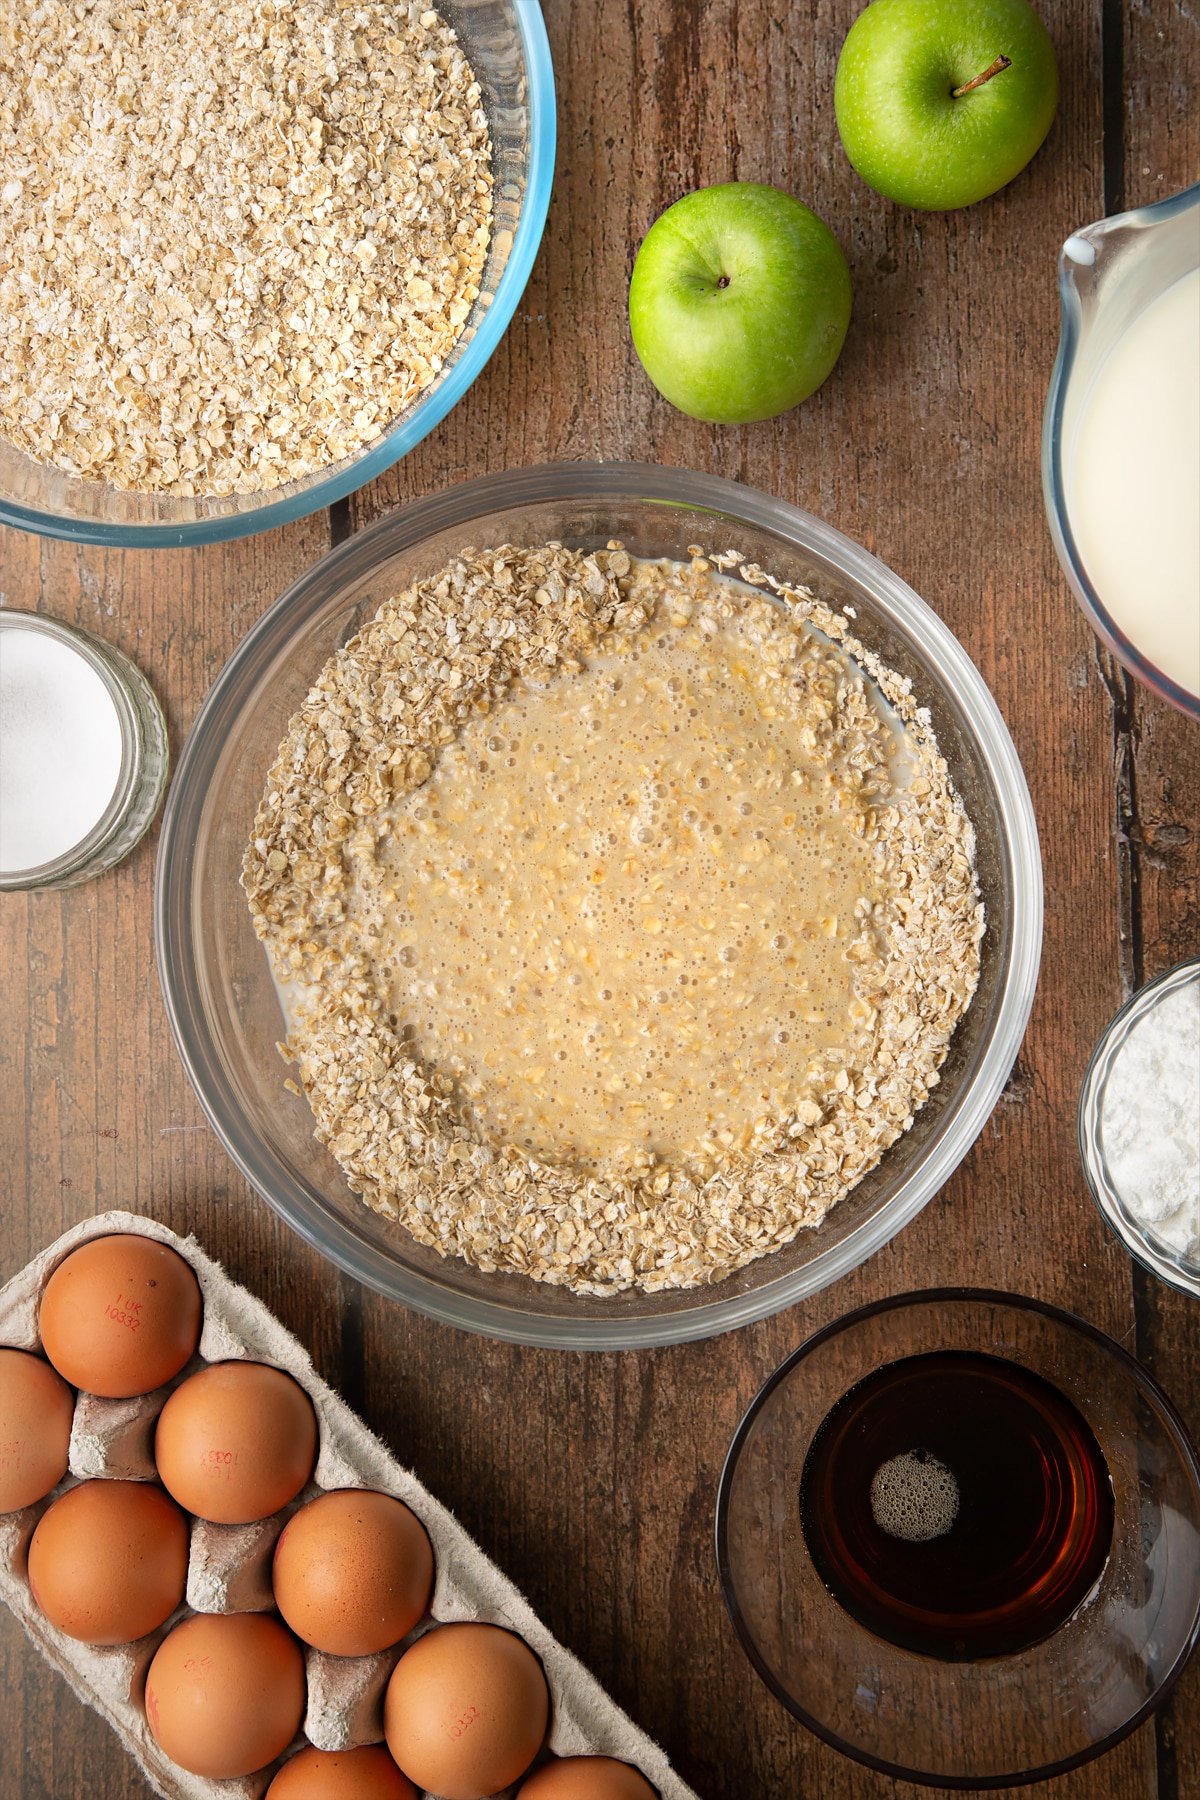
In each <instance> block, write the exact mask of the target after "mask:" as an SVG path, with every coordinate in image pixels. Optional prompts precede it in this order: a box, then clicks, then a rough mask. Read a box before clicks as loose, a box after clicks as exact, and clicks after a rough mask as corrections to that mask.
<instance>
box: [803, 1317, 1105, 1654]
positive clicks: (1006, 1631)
mask: <svg viewBox="0 0 1200 1800" xmlns="http://www.w3.org/2000/svg"><path fill="white" fill-rule="evenodd" d="M800 1515H801V1523H802V1526H803V1530H804V1536H805V1540H806V1542H807V1545H808V1550H809V1553H810V1555H811V1557H812V1560H813V1564H814V1566H815V1568H816V1570H817V1573H818V1574H819V1576H820V1577H821V1580H822V1581H823V1582H824V1584H825V1586H826V1587H827V1588H828V1590H829V1592H830V1593H831V1594H832V1595H833V1597H834V1599H835V1600H837V1601H838V1602H839V1603H840V1604H841V1605H842V1606H843V1607H845V1609H846V1611H847V1612H848V1613H850V1614H851V1616H852V1617H853V1618H855V1619H857V1620H858V1621H859V1623H860V1624H861V1625H864V1626H865V1627H866V1628H867V1630H868V1631H870V1632H873V1633H874V1634H875V1635H876V1636H877V1637H881V1638H884V1639H886V1640H887V1641H888V1642H889V1643H893V1644H898V1645H900V1646H901V1647H903V1648H904V1649H907V1650H915V1651H918V1652H921V1653H922V1654H924V1655H927V1656H935V1657H939V1658H941V1659H942V1660H943V1661H955V1662H965V1661H975V1660H976V1659H979V1658H982V1657H990V1656H1007V1655H1012V1654H1015V1653H1016V1652H1018V1651H1021V1650H1024V1649H1026V1648H1027V1647H1028V1646H1029V1645H1031V1644H1036V1643H1039V1642H1040V1641H1042V1640H1043V1639H1045V1638H1047V1637H1050V1636H1051V1635H1052V1634H1053V1633H1054V1632H1055V1631H1057V1630H1058V1629H1059V1628H1060V1627H1061V1626H1062V1625H1063V1624H1065V1622H1066V1621H1067V1620H1068V1619H1069V1618H1070V1617H1071V1615H1072V1613H1074V1612H1075V1611H1076V1610H1077V1608H1078V1607H1080V1606H1081V1605H1082V1603H1083V1602H1084V1600H1086V1598H1087V1597H1088V1595H1089V1594H1090V1593H1091V1591H1092V1589H1093V1588H1094V1587H1095V1586H1096V1583H1097V1582H1098V1580H1099V1578H1100V1574H1101V1571H1102V1570H1103V1568H1104V1564H1105V1561H1106V1559H1107V1556H1108V1552H1109V1547H1110V1545H1111V1542H1112V1532H1113V1490H1112V1482H1111V1480H1110V1478H1109V1473H1108V1467H1107V1465H1106V1463H1105V1460H1104V1456H1103V1453H1102V1451H1101V1449H1100V1445H1099V1444H1098V1443H1097V1441H1096V1436H1095V1433H1094V1432H1093V1431H1092V1429H1091V1427H1090V1426H1089V1425H1088V1423H1087V1421H1086V1420H1085V1419H1084V1417H1083V1416H1082V1414H1081V1413H1080V1412H1079V1410H1078V1408H1077V1407H1075V1406H1074V1405H1073V1404H1072V1402H1071V1401H1070V1400H1068V1399H1067V1397H1066V1395H1065V1394H1062V1393H1060V1391H1059V1390H1058V1388H1056V1387H1054V1386H1052V1384H1051V1383H1050V1382H1048V1381H1046V1380H1044V1379H1043V1378H1042V1377H1041V1376H1040V1375H1035V1374H1033V1373H1032V1372H1031V1371H1030V1370H1028V1369H1025V1368H1022V1367H1020V1365H1019V1364H1017V1363H1013V1362H1009V1361H1008V1360H1007V1359H1005V1358H1003V1357H999V1356H988V1355H983V1354H979V1353H975V1352H963V1351H957V1350H946V1351H934V1352H931V1353H930V1354H928V1355H924V1356H911V1357H906V1358H904V1359H903V1360H902V1361H900V1362H895V1363H890V1364H888V1365H887V1366H886V1367H885V1368H882V1369H879V1370H877V1371H876V1372H875V1373H874V1374H873V1375H869V1376H867V1378H866V1379H865V1380H864V1381H860V1382H859V1383H858V1384H857V1385H856V1386H855V1387H853V1388H851V1389H850V1391H849V1392H848V1393H847V1394H845V1395H844V1396H843V1398H842V1399H841V1400H839V1401H838V1403H837V1405H836V1406H835V1407H834V1408H833V1409H832V1411H831V1412H830V1413H829V1414H828V1416H827V1417H826V1419H825V1421H824V1423H823V1424H822V1425H821V1427H820V1429H819V1431H818V1433H817V1435H816V1437H815V1438H814V1439H813V1443H812V1446H811V1448H810V1450H809V1452H808V1456H807V1457H806V1459H805V1463H804V1471H803V1475H802V1477H801V1484H800Z"/></svg>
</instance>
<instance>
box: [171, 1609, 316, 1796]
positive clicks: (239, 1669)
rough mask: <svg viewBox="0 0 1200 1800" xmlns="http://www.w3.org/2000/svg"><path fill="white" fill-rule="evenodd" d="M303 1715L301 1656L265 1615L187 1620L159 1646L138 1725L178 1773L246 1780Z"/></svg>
mask: <svg viewBox="0 0 1200 1800" xmlns="http://www.w3.org/2000/svg"><path fill="white" fill-rule="evenodd" d="M303 1716H304V1657H303V1654H302V1652H301V1649H300V1646H299V1644H298V1643H297V1642H296V1640H295V1638H294V1637H292V1635H291V1633H290V1632H287V1631H285V1630H284V1628H283V1626H282V1625H281V1624H280V1623H279V1621H278V1619H273V1618H271V1617H270V1615H269V1614H266V1613H194V1614H193V1615H192V1617H191V1618H190V1619H185V1620H184V1621H183V1623H182V1625H177V1626H176V1627H175V1629H174V1631H172V1632H171V1633H170V1635H169V1636H168V1637H165V1638H164V1639H163V1641H162V1643H161V1644H160V1645H159V1647H158V1650H157V1652H156V1654H155V1657H154V1661H153V1662H152V1663H151V1664H150V1669H149V1673H148V1674H147V1676H146V1718H147V1721H148V1722H149V1726H150V1730H151V1731H152V1733H153V1734H154V1738H155V1741H156V1742H157V1743H158V1745H159V1746H160V1748H161V1749H163V1750H165V1752H166V1754H167V1755H168V1756H169V1757H170V1758H171V1761H172V1762H176V1763H178V1764H179V1766H180V1768H181V1769H188V1770H190V1771H191V1773H192V1774H193V1775H207V1776H210V1777H211V1778H212V1779H213V1780H216V1781H223V1780H231V1779H232V1778H233V1777H234V1776H236V1775H252V1774H253V1773H254V1771H255V1770H256V1769H261V1768H264V1767H265V1766H266V1764H267V1763H269V1762H274V1760H275V1758H276V1757H277V1756H281V1755H282V1754H283V1752H284V1751H285V1750H286V1749H287V1747H288V1745H289V1744H290V1743H291V1741H292V1739H293V1738H294V1737H295V1735H296V1733H297V1732H298V1731H299V1729H300V1721H301V1719H302V1718H303Z"/></svg>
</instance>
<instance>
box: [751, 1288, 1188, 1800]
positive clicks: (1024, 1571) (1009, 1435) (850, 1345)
mask: <svg viewBox="0 0 1200 1800" xmlns="http://www.w3.org/2000/svg"><path fill="white" fill-rule="evenodd" d="M717 1561H718V1567H719V1570H720V1575H721V1583H722V1588H723V1591H724V1596H725V1603H726V1606H727V1607H728V1609H729V1614H730V1617H731V1619H732V1621H733V1624H734V1627H735V1629H736V1631H737V1633H738V1635H739V1637H740V1638H741V1641H742V1644H743V1647H744V1648H745V1650H746V1652H747V1654H748V1655H749V1657H750V1660H751V1662H752V1663H753V1664H754V1666H755V1668H756V1669H757V1671H758V1673H759V1675H760V1676H761V1677H762V1679H763V1680H764V1681H765V1682H766V1683H767V1685H768V1687H769V1688H771V1690H772V1691H773V1692H774V1693H775V1695H776V1696H777V1698H778V1699H779V1700H781V1701H782V1702H783V1704H784V1705H785V1706H786V1707H788V1709H789V1710H790V1711H791V1712H792V1713H793V1714H794V1715H795V1716H796V1717H797V1718H798V1719H800V1720H802V1721H803V1723H804V1724H805V1725H807V1726H809V1728H810V1729H811V1730H813V1731H815V1732H816V1733H817V1735H818V1736H820V1737H822V1738H824V1739H825V1740H826V1742H828V1743H830V1744H832V1745H833V1746H834V1747H835V1748H836V1749H838V1750H841V1751H843V1752H844V1753H845V1754H847V1755H849V1756H852V1757H855V1758H856V1759H857V1760H859V1761H860V1762H863V1763H866V1764H868V1765H869V1766H870V1767H872V1768H875V1769H878V1770H880V1771H881V1772H883V1773H885V1774H888V1775H892V1776H896V1777H899V1778H900V1779H903V1780H909V1781H918V1782H924V1783H926V1784H928V1785H930V1786H933V1787H954V1788H959V1789H979V1788H994V1787H1006V1786H1017V1785H1020V1784H1023V1783H1026V1782H1032V1781H1039V1780H1043V1779H1046V1778H1047V1777H1049V1776H1052V1775H1058V1774H1061V1773H1063V1772H1064V1771H1065V1770H1067V1769H1071V1768H1074V1767H1076V1766H1077V1765H1079V1764H1081V1763H1084V1762H1087V1761H1089V1760H1090V1759H1091V1758H1092V1757H1095V1756H1098V1755H1100V1754H1101V1753H1102V1752H1103V1751H1105V1750H1108V1749H1110V1748H1111V1747H1112V1745H1114V1744H1115V1743H1117V1742H1119V1741H1120V1739H1121V1738H1123V1737H1125V1736H1126V1735H1127V1734H1128V1733H1129V1732H1130V1731H1132V1730H1134V1729H1135V1727H1136V1726H1138V1725H1139V1724H1141V1723H1142V1721H1143V1720H1144V1719H1146V1718H1147V1717H1148V1716H1149V1715H1150V1713H1152V1712H1153V1711H1154V1710H1155V1708H1156V1707H1158V1706H1159V1705H1161V1703H1162V1701H1163V1700H1164V1699H1165V1698H1166V1696H1167V1694H1168V1693H1169V1692H1170V1690H1171V1688H1172V1686H1173V1685H1174V1683H1175V1682H1176V1680H1177V1679H1178V1677H1179V1675H1180V1674H1181V1672H1182V1670H1183V1667H1184V1665H1185V1663H1186V1662H1187V1660H1188V1658H1189V1656H1190V1655H1191V1654H1192V1652H1193V1650H1194V1649H1195V1647H1196V1643H1197V1641H1198V1639H1200V1461H1198V1460H1197V1454H1196V1451H1195V1448H1194V1447H1193V1445H1192V1443H1191V1441H1190V1439H1189V1437H1188V1434H1187V1431H1186V1428H1185V1427H1184V1425H1183V1423H1182V1421H1181V1419H1180V1418H1179V1415H1178V1414H1177V1412H1176V1411H1175V1408H1174V1407H1173V1406H1172V1404H1171V1402H1170V1401H1169V1400H1168V1399H1167V1397H1166V1395H1165V1394H1163V1393H1162V1391H1161V1390H1160V1389H1159V1388H1158V1387H1157V1385H1156V1384H1155V1383H1154V1382H1153V1381H1152V1380H1151V1379H1150V1377H1149V1376H1148V1375H1147V1374H1146V1372H1145V1370H1144V1369H1142V1368H1141V1367H1140V1366H1139V1364H1137V1363H1136V1362H1135V1361H1134V1360H1133V1358H1132V1357H1130V1356H1128V1355H1127V1354H1126V1352H1125V1351H1123V1350H1122V1349H1120V1347H1119V1346H1118V1345H1116V1344H1115V1343H1113V1342H1112V1341H1111V1340H1110V1339H1109V1338H1107V1337H1105V1336H1104V1335H1103V1333H1101V1332H1099V1331H1097V1330H1096V1329H1095V1328H1094V1327H1093V1326H1091V1325H1088V1324H1087V1323H1086V1322H1085V1321H1083V1320H1081V1319H1078V1318H1075V1317H1073V1316H1072V1315H1071V1314H1070V1313H1066V1312H1061V1311H1059V1310H1058V1309H1056V1308H1054V1307H1051V1306H1046V1305H1044V1304H1042V1303H1041V1302H1039V1301H1035V1300H1026V1299H1021V1298H1019V1297H1017V1296H1014V1295H1010V1294H1000V1293H989V1292H984V1291H980V1290H975V1289H941V1290H937V1291H930V1292H927V1293H918V1294H907V1295H901V1296H899V1297H898V1298H895V1299H891V1300H884V1301H881V1302H879V1303H878V1304H877V1305H874V1306H869V1307H865V1308H863V1309H862V1310H861V1311H859V1312H854V1313H851V1314H849V1315H848V1316H847V1317H845V1318H843V1319H839V1320H837V1321H836V1322H835V1323H834V1324H832V1325H830V1326H828V1327H826V1328H825V1330H823V1331H820V1332H818V1333H817V1334H816V1335H815V1336H814V1337H812V1338H810V1339H809V1340H808V1342H807V1343H805V1344H803V1345H801V1347H800V1349H798V1350H797V1351H796V1352H795V1353H794V1354H793V1355H792V1356H791V1357H789V1358H788V1360H787V1361H786V1362H785V1363H783V1364H782V1366H781V1367H780V1368H779V1369H777V1370H776V1372H775V1374H774V1375H772V1376H771V1378H770V1380H769V1381H768V1382H767V1383H766V1385H765V1386H764V1388H763V1389H762V1391H761V1392H760V1393H759V1394H758V1396H757V1398H756V1399H755V1400H754V1402H753V1403H752V1405H751V1406H750V1408H749V1410H748V1412H747V1413H746V1416H745V1418H744V1419H743V1420H742V1423H741V1425H740V1426H739V1428H738V1431H737V1434H736V1436H735V1438H734V1441H733V1444H732V1446H731V1448H730V1451H729V1455H728V1457H727V1459H726V1463H725V1469H724V1472H723V1474H722V1477H721V1486H720V1493H719V1497H718V1502H717Z"/></svg>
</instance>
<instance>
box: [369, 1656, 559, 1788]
mask: <svg viewBox="0 0 1200 1800" xmlns="http://www.w3.org/2000/svg"><path fill="white" fill-rule="evenodd" d="M549 1717H550V1695H549V1692H548V1691H547V1688H546V1677H545V1676H544V1675H543V1673H542V1665H541V1663H540V1662H539V1661H538V1659H537V1657H536V1656H535V1655H534V1654H533V1651H532V1650H531V1649H530V1648H529V1646H528V1645H527V1644H525V1643H523V1642H522V1640H521V1639H520V1638H519V1637H517V1636H516V1634H515V1633H514V1632H511V1631H504V1630H502V1629H501V1627H500V1626H499V1625H439V1626H438V1627H436V1628H435V1629H434V1630H433V1631H427V1632H426V1633H425V1636H424V1637H422V1638H418V1639H417V1641H416V1643H415V1644H414V1645H413V1647H412V1649H411V1650H407V1651H406V1652H405V1653H404V1655H403V1656H402V1657H401V1658H400V1661H399V1662H398V1663H397V1664H396V1667H395V1669H394V1670H393V1671H392V1678H391V1680H390V1681H389V1683H388V1689H387V1698H386V1701H385V1703H384V1730H385V1732H386V1733H387V1741H388V1749H389V1750H390V1751H391V1753H392V1755H393V1756H394V1757H395V1759H396V1761H397V1762H398V1763H399V1765H400V1767H401V1768H402V1769H403V1770H404V1773H405V1774H406V1775H408V1776H410V1777H411V1779H412V1780H413V1781H415V1782H416V1784H417V1786H418V1787H422V1788H428V1789H429V1791H430V1792H431V1793H434V1794H438V1795H441V1796H442V1800H485V1796H487V1795H489V1794H494V1793H496V1792H497V1790H498V1789H500V1788H505V1787H508V1786H509V1785H510V1784H511V1783H512V1782H514V1781H516V1780H517V1779H518V1778H519V1777H520V1776H521V1775H523V1774H524V1773H525V1771H526V1769H527V1768H528V1767H529V1765H530V1763H531V1762H532V1761H533V1759H534V1757H535V1756H536V1755H537V1753H538V1751H539V1750H540V1749H541V1747H542V1740H543V1738H544V1737H545V1735H546V1726H547V1723H548V1721H549Z"/></svg>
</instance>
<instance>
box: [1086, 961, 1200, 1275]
mask: <svg viewBox="0 0 1200 1800" xmlns="http://www.w3.org/2000/svg"><path fill="white" fill-rule="evenodd" d="M1079 1154H1080V1156H1081V1157H1082V1159H1083V1168H1084V1173H1085V1174H1086V1176H1087V1179H1088V1185H1089V1187H1090V1188H1091V1190H1092V1195H1093V1197H1094V1199H1095V1201H1096V1205H1097V1206H1098V1207H1099V1208H1100V1211H1101V1213H1102V1214H1103V1215H1104V1218H1105V1219H1106V1220H1107V1222H1108V1224H1109V1225H1110V1226H1111V1227H1112V1229H1113V1231H1115V1232H1116V1234H1117V1236H1118V1237H1119V1238H1120V1240H1121V1242H1122V1243H1123V1244H1124V1246H1125V1248H1126V1249H1127V1250H1128V1251H1129V1253H1130V1255H1131V1256H1134V1257H1136V1258H1137V1260H1138V1262H1140V1263H1142V1264H1143V1265H1144V1267H1146V1268H1147V1269H1151V1270H1153V1272H1154V1274H1156V1275H1158V1276H1160V1277H1161V1278H1162V1280H1163V1281H1167V1282H1170V1283H1171V1285H1172V1286H1173V1287H1177V1288H1182V1289H1183V1291H1184V1293H1187V1294H1195V1295H1197V1296H1198V1297H1200V956H1198V957H1193V958H1192V959H1191V960H1190V961H1188V962H1182V963H1180V964H1178V966H1177V967H1176V968H1174V969H1169V970H1168V971H1167V973H1166V974H1165V975H1160V976H1159V977H1158V979H1157V980H1156V981H1152V982H1150V983H1149V984H1148V985H1147V986H1146V987H1144V988H1141V989H1139V991H1138V992H1137V993H1136V994H1134V995H1133V997H1132V998H1131V999H1129V1000H1127V1001H1126V1003H1125V1005H1124V1006H1123V1007H1122V1008H1121V1010H1120V1011H1119V1012H1118V1013H1117V1014H1116V1016H1115V1017H1114V1018H1113V1019H1112V1021H1111V1023H1110V1024H1109V1026H1108V1028H1107V1030H1106V1031H1105V1032H1104V1035H1103V1036H1102V1037H1101V1039H1100V1042H1099V1043H1098V1044H1097V1045H1096V1048H1095V1050H1094V1051H1093V1053H1092V1060H1091V1062H1090V1063H1089V1064H1088V1070H1087V1074H1086V1075H1085V1076H1084V1080H1083V1089H1082V1092H1081V1093H1080V1096H1079Z"/></svg>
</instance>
